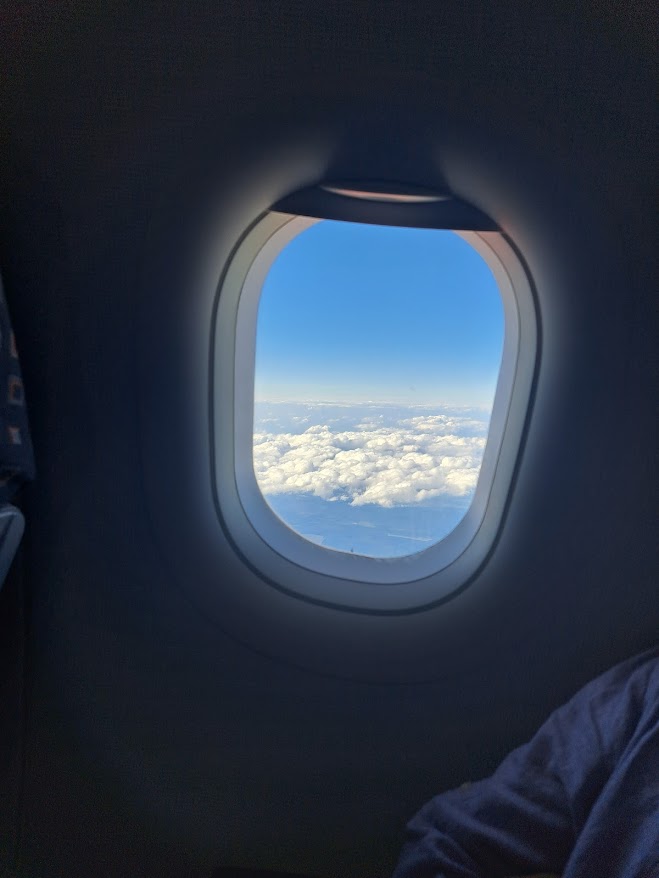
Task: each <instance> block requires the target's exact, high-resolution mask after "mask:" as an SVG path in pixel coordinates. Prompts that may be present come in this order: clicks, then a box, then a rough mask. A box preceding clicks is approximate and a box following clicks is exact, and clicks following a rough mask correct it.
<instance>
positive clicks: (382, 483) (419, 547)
mask: <svg viewBox="0 0 659 878" xmlns="http://www.w3.org/2000/svg"><path fill="white" fill-rule="evenodd" d="M503 337H504V313H503V305H502V301H501V295H500V293H499V289H498V286H497V282H496V280H495V278H494V275H493V274H492V271H491V269H490V268H489V266H488V264H487V262H486V261H485V260H484V259H483V257H482V256H481V255H480V254H479V253H478V252H477V251H476V250H475V249H474V248H473V247H472V246H471V245H470V244H469V243H467V241H465V240H464V239H463V238H461V237H460V236H459V235H457V234H455V233H454V232H451V231H444V230H437V229H415V228H396V227H390V226H376V225H364V224H359V223H348V222H337V221H330V220H326V221H322V222H319V223H317V224H315V225H313V226H312V227H310V228H308V229H306V230H305V231H303V232H301V233H300V234H299V235H297V236H296V237H295V238H294V239H293V240H292V241H291V242H290V243H289V244H288V245H287V246H286V247H285V248H284V249H283V250H282V251H281V253H280V254H279V256H278V257H277V259H276V260H275V262H274V263H273V265H272V267H271V268H270V271H269V272H268V275H267V277H266V279H265V282H264V284H263V288H262V292H261V296H260V300H259V306H258V316H257V326H256V357H255V370H254V382H255V391H254V432H253V457H254V470H255V474H256V480H257V483H258V486H259V488H260V490H261V492H262V494H263V496H264V498H265V500H266V502H267V504H268V506H269V507H270V509H272V511H273V512H274V513H275V514H276V515H277V516H278V517H279V519H281V521H282V522H284V523H285V524H286V525H287V526H288V527H289V528H291V529H292V530H293V531H295V532H296V533H298V534H299V535H301V536H302V537H304V538H305V539H307V540H310V541H312V542H314V543H316V544H318V545H321V546H323V547H325V548H326V549H331V550H333V551H339V552H345V553H352V554H357V555H363V556H367V557H374V558H395V557H401V556H406V555H412V554H415V553H417V552H421V551H423V550H424V549H427V548H428V547H429V546H432V545H434V544H436V543H438V542H439V541H440V540H442V539H443V538H444V537H446V536H447V534H449V533H450V532H451V531H452V530H453V529H454V528H455V527H456V525H457V524H458V523H459V522H460V521H461V520H462V519H463V518H464V516H465V514H466V512H467V510H468V508H469V506H470V504H471V501H472V499H473V496H474V492H475V489H476V484H477V481H478V476H479V472H480V468H481V462H482V460H483V451H484V449H485V444H486V441H487V433H488V427H489V422H490V416H491V412H492V404H493V401H494V392H495V388H496V382H497V378H498V374H499V367H500V364H501V354H502V350H503Z"/></svg>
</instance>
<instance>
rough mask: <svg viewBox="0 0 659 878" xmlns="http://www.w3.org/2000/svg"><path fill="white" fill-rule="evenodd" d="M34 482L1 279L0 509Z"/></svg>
mask: <svg viewBox="0 0 659 878" xmlns="http://www.w3.org/2000/svg"><path fill="white" fill-rule="evenodd" d="M33 478H34V455H33V451H32V440H31V438H30V430H29V426H28V419H27V411H26V408H25V394H24V392H23V380H22V378H21V367H20V364H19V362H18V352H17V350H16V341H15V339H14V333H13V331H12V328H11V321H10V319H9V311H8V310H7V303H6V301H5V296H4V291H3V288H2V279H1V278H0V506H1V505H4V504H5V503H8V502H9V501H10V500H11V498H12V496H13V495H14V494H15V492H16V491H17V490H18V488H19V487H20V486H21V485H22V484H23V482H25V481H28V480H31V479H33Z"/></svg>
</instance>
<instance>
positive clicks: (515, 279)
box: [210, 210, 538, 612]
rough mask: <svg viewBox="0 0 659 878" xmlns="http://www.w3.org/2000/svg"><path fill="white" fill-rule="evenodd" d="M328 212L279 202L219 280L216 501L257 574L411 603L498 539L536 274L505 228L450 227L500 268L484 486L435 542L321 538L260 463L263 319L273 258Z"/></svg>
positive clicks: (453, 581)
mask: <svg viewBox="0 0 659 878" xmlns="http://www.w3.org/2000/svg"><path fill="white" fill-rule="evenodd" d="M320 221H322V218H316V217H314V218H312V217H308V216H299V215H290V214H286V213H282V212H279V211H276V210H273V211H270V212H267V213H266V214H264V215H263V216H262V217H260V218H259V219H258V220H257V221H256V222H255V223H254V224H253V225H252V226H251V227H250V228H249V229H248V230H247V231H246V232H245V234H244V235H243V237H242V238H241V240H240V241H239V242H238V244H237V245H236V247H235V248H234V250H233V253H232V256H231V258H230V259H229V261H228V263H227V265H226V267H225V270H224V272H223V275H222V278H221V279H220V283H219V285H218V288H217V300H216V307H215V310H214V319H213V325H212V327H211V332H212V344H211V364H210V365H211V381H210V409H211V410H210V418H211V429H212V436H211V453H212V457H213V460H212V469H213V482H214V495H215V502H216V508H217V511H218V515H219V517H220V521H221V523H222V525H223V529H224V530H225V532H226V534H227V536H228V537H229V538H230V539H231V541H232V543H233V544H234V546H235V547H236V549H237V550H238V551H239V552H240V554H241V555H242V556H243V558H244V559H245V560H246V561H247V562H248V563H249V564H250V565H251V566H252V567H253V568H255V569H256V570H257V571H258V572H259V574H260V575H261V576H263V577H264V578H265V579H266V580H267V581H269V582H271V583H272V584H273V585H275V586H276V587H278V588H280V589H282V590H284V591H286V592H288V593H289V594H292V595H295V596H296V597H299V598H303V599H307V600H311V601H313V602H317V603H322V604H324V605H327V606H332V607H336V608H338V609H346V610H354V611H362V612H369V611H370V612H409V611H413V610H418V609H421V608H423V607H424V606H430V605H432V604H435V603H437V602H438V601H441V600H443V599H445V598H446V597H447V596H449V595H450V594H451V593H452V592H456V591H457V590H459V589H461V588H462V587H463V586H464V585H465V583H467V582H468V581H469V579H470V578H471V577H472V576H473V575H474V574H475V573H476V572H477V570H478V569H479V568H480V567H481V565H482V564H483V562H484V561H485V559H486V557H487V555H488V554H489V552H490V551H491V549H492V546H493V544H494V541H495V539H496V535H497V533H498V531H499V528H500V526H501V521H502V518H503V514H504V510H505V506H506V503H507V500H508V496H509V492H510V487H511V482H512V478H513V474H514V471H515V466H516V462H517V458H518V454H519V450H520V446H521V441H522V436H523V432H524V425H525V422H526V416H527V412H528V408H529V402H530V397H531V392H532V387H533V379H534V374H535V368H536V358H537V339H538V329H537V313H536V305H535V297H534V294H533V287H532V284H531V280H530V278H529V276H528V274H527V272H526V270H525V268H524V266H523V264H522V262H521V260H520V258H519V257H518V255H517V253H516V251H515V248H514V247H513V245H512V243H511V242H510V241H509V240H508V239H507V238H506V236H505V235H504V234H503V233H502V232H490V231H487V232H475V231H462V230H454V231H455V233H456V234H458V235H460V236H461V237H462V238H464V239H465V240H466V241H467V242H468V243H469V244H470V245H471V246H473V247H474V249H475V250H476V251H477V252H478V253H479V254H480V255H481V256H482V257H483V258H484V259H485V261H486V262H487V264H488V266H489V267H490V269H491V270H492V272H493V274H494V276H495V279H496V281H497V285H498V288H499V292H500V294H501V298H502V305H503V309H504V344H503V353H502V360H501V366H500V370H499V377H498V380H497V386H496V392H495V397H494V404H493V408H492V415H491V419H490V427H489V431H488V437H487V442H486V446H485V451H484V455H483V461H482V464H481V469H480V473H479V478H478V483H477V486H476V490H475V493H474V496H473V499H472V502H471V504H470V506H469V509H468V511H467V513H466V514H465V516H464V518H463V519H462V520H461V521H460V523H459V524H458V525H457V527H456V528H455V529H454V530H453V531H451V533H450V534H448V535H447V536H446V537H444V538H443V539H442V540H440V541H438V542H437V543H435V544H434V545H433V546H430V547H429V548H427V549H425V550H423V551H421V552H418V553H415V554H413V555H408V556H404V557H399V558H368V557H365V556H359V555H353V554H347V553H343V552H337V551H334V550H331V549H327V548H323V547H322V546H319V545H318V544H317V543H313V542H311V541H309V540H306V539H305V538H304V537H302V536H300V535H299V534H297V533H296V532H295V531H293V530H291V529H290V528H289V527H287V526H286V524H285V523H284V522H283V521H281V519H279V518H278V517H277V516H276V515H275V513H274V512H273V511H272V509H271V508H270V506H269V505H268V504H267V501H266V500H265V498H264V497H263V495H262V493H261V491H260V489H259V487H258V484H257V481H256V476H255V473H254V466H253V455H252V452H253V412H254V367H255V347H256V318H257V311H258V302H259V297H260V293H261V289H262V286H263V283H264V281H265V278H266V276H267V274H268V272H269V270H270V267H271V266H272V264H273V262H274V260H275V259H276V258H277V256H278V255H279V253H280V252H281V251H282V250H283V249H284V247H285V246H286V245H287V244H288V243H289V242H290V241H291V240H292V239H293V238H294V237H295V236H296V235H298V234H300V233H301V232H302V231H304V230H305V229H306V228H309V227H310V226H311V225H314V224H315V223H317V222H320Z"/></svg>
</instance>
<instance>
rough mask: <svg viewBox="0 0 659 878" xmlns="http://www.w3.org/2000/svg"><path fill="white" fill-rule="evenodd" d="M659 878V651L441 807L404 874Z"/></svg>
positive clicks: (618, 674)
mask: <svg viewBox="0 0 659 878" xmlns="http://www.w3.org/2000/svg"><path fill="white" fill-rule="evenodd" d="M538 872H551V873H556V874H559V875H562V876H563V878H659V649H654V650H652V651H650V652H648V653H645V654H643V655H640V656H637V657H636V658H634V659H630V660H629V661H626V662H624V663H623V664H621V665H618V666H617V667H615V668H613V669H612V670H610V671H608V672H607V673H606V674H604V675H603V676H601V677H599V678H598V679H597V680H594V681H593V682H592V683H589V684H588V685H587V686H586V687H585V688H584V689H582V690H581V691H580V692H579V693H578V694H577V695H576V696H575V697H574V698H573V699H572V700H571V701H569V702H568V703H567V704H566V705H565V706H564V707H562V708H560V709H559V710H557V711H556V712H555V713H553V714H552V716H551V717H550V718H549V720H548V721H547V722H546V723H545V724H544V725H543V726H542V728H541V729H540V731H539V732H538V733H537V734H536V736H535V737H534V738H533V739H532V740H531V741H530V742H529V743H528V744H525V745H524V746H523V747H520V748H519V749H517V750H515V751H513V752H512V753H511V754H510V755H509V756H508V757H507V758H506V759H505V760H504V761H503V762H502V763H501V765H500V766H499V768H498V769H497V770H496V772H495V773H494V774H493V775H492V777H490V778H488V779H487V780H482V781H478V782H476V783H473V784H470V785H465V787H462V788H460V789H457V790H452V791H451V792H448V793H444V794H443V795H441V796H437V797H436V798H434V799H432V801H430V802H429V803H428V804H427V805H426V806H425V807H424V808H422V810H421V811H420V812H419V813H418V814H417V815H416V816H415V817H414V819H413V820H412V821H411V822H410V823H409V825H408V842H407V844H406V845H405V847H404V848H403V852H402V855H401V858H400V861H399V863H398V867H397V868H396V871H395V873H394V878H467V876H468V878H474V876H488V878H504V876H515V875H531V874H534V873H538Z"/></svg>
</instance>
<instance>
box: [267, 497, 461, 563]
mask: <svg viewBox="0 0 659 878" xmlns="http://www.w3.org/2000/svg"><path fill="white" fill-rule="evenodd" d="M265 499H266V501H267V503H268V505H269V506H270V507H271V509H272V510H273V511H274V512H275V514H276V515H277V516H278V517H279V518H281V519H282V521H283V522H284V523H285V524H286V525H287V526H288V527H290V528H292V530H294V531H296V532H297V533H299V534H301V535H302V536H304V537H305V538H306V539H308V540H311V541H312V542H315V543H318V544H319V545H322V546H324V547H325V548H328V549H334V550H337V551H340V552H352V553H354V554H356V555H366V556H368V557H377V558H399V557H403V556H405V555H412V554H415V553H416V552H421V551H423V550H424V549H427V548H429V547H430V546H432V545H434V544H435V543H437V542H439V540H441V539H443V538H444V537H446V536H447V535H448V534H449V533H450V532H451V531H452V530H453V529H454V528H455V527H456V525H457V524H458V523H459V522H460V521H461V520H462V518H463V517H464V515H465V513H466V512H467V509H468V508H469V505H470V502H471V498H470V497H469V498H462V497H460V498H454V497H442V498H438V499H436V500H435V501H433V502H432V503H428V504H427V505H421V504H418V503H415V504H413V505H408V506H392V507H384V506H380V505H378V504H375V503H368V504H364V505H362V506H352V505H351V504H350V503H348V502H345V501H342V500H324V499H322V498H321V497H316V496H314V495H313V494H304V493H290V494H273V495H271V496H266V498H265Z"/></svg>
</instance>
